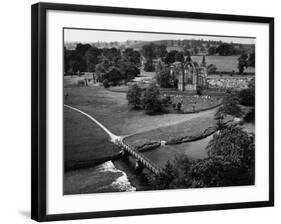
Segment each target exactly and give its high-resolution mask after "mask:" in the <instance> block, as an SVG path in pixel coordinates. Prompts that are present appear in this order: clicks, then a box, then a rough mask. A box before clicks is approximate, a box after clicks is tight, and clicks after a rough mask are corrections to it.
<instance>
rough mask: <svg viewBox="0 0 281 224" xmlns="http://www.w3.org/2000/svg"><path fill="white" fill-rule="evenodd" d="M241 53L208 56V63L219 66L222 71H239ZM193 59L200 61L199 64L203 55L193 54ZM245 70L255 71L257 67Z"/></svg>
mask: <svg viewBox="0 0 281 224" xmlns="http://www.w3.org/2000/svg"><path fill="white" fill-rule="evenodd" d="M239 57H240V55H234V56H206V63H207V65H210V64H214V65H216V66H217V68H218V71H220V72H232V71H233V70H234V71H235V72H238V69H237V64H238V61H237V59H238V58H239ZM191 59H192V60H193V61H196V62H198V63H199V64H200V63H201V62H202V56H191ZM245 72H251V73H252V72H253V73H254V72H255V67H248V68H247V69H245Z"/></svg>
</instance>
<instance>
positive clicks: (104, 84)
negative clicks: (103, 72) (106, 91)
mask: <svg viewBox="0 0 281 224" xmlns="http://www.w3.org/2000/svg"><path fill="white" fill-rule="evenodd" d="M102 85H103V87H104V88H109V87H110V85H109V82H108V80H107V79H105V80H103V82H102Z"/></svg>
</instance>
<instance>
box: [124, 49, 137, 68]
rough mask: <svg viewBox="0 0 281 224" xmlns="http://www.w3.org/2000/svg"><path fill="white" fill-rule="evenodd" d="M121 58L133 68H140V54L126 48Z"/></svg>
mask: <svg viewBox="0 0 281 224" xmlns="http://www.w3.org/2000/svg"><path fill="white" fill-rule="evenodd" d="M123 56H124V57H125V58H126V59H127V60H128V61H129V62H130V63H131V64H133V65H134V66H137V67H139V66H140V53H139V52H138V51H135V50H133V49H132V48H127V49H125V51H124V52H123Z"/></svg>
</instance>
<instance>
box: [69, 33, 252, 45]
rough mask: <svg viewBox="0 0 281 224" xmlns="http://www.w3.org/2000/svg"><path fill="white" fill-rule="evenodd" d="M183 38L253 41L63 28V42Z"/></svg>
mask: <svg viewBox="0 0 281 224" xmlns="http://www.w3.org/2000/svg"><path fill="white" fill-rule="evenodd" d="M183 39H203V40H221V41H223V42H226V43H230V42H233V43H240V44H254V43H255V39H254V38H237V37H222V36H200V35H186V34H184V35H178V34H156V33H136V32H120V31H103V30H80V29H64V41H65V42H80V43H93V42H98V41H103V42H112V41H117V42H124V41H127V40H142V41H155V40H183Z"/></svg>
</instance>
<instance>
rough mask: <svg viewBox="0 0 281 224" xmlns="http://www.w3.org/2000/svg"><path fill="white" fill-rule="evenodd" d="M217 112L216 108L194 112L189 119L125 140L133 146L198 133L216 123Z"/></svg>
mask: <svg viewBox="0 0 281 224" xmlns="http://www.w3.org/2000/svg"><path fill="white" fill-rule="evenodd" d="M215 112H216V109H212V110H209V111H205V112H201V113H198V114H193V117H192V118H191V119H190V120H188V121H184V122H181V123H178V124H174V125H167V126H165V127H159V128H155V129H154V130H151V131H145V132H142V133H138V134H135V135H131V136H128V137H127V138H125V141H126V142H128V143H129V144H131V145H133V146H139V145H140V144H143V143H144V142H155V141H160V140H161V141H170V140H172V139H174V138H181V137H185V136H194V135H198V134H201V133H203V132H204V131H205V130H206V129H207V128H208V127H212V126H214V125H215V120H214V114H215Z"/></svg>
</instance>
